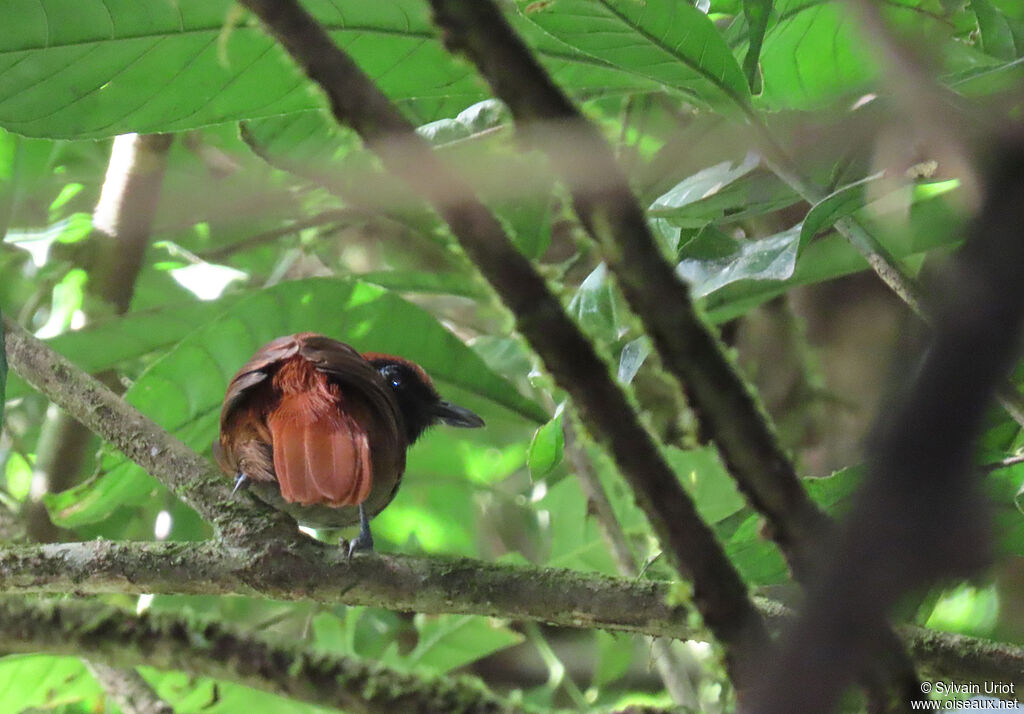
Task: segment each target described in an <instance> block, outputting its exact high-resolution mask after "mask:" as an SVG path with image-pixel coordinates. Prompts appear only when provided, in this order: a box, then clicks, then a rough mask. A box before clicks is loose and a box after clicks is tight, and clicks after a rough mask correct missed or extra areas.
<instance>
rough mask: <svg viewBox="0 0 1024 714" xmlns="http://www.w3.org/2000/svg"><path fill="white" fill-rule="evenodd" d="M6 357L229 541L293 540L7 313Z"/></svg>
mask: <svg viewBox="0 0 1024 714" xmlns="http://www.w3.org/2000/svg"><path fill="white" fill-rule="evenodd" d="M3 320H4V327H5V329H6V331H7V340H6V343H7V344H6V347H7V360H8V362H9V363H10V366H11V368H12V369H13V370H14V371H15V372H16V373H17V374H18V375H19V376H20V377H21V378H22V379H24V380H25V381H26V382H28V383H29V384H31V385H32V386H33V387H35V388H36V389H38V390H39V391H40V392H42V393H43V394H44V395H45V396H47V397H48V398H49V399H50V400H51V401H52V402H54V403H55V404H57V405H58V406H59V407H61V408H62V409H64V410H65V411H66V412H67V413H68V414H70V415H71V416H73V417H74V418H75V419H77V420H78V421H80V422H81V423H82V424H84V425H85V426H86V427H88V428H89V429H91V430H92V431H93V432H95V433H96V434H98V435H99V436H100V437H101V438H103V439H104V440H106V441H108V442H109V443H111V444H113V445H114V446H116V447H117V448H118V449H120V450H121V452H122V453H124V454H125V456H127V457H128V458H130V459H131V460H132V461H134V462H135V463H137V464H138V465H139V466H141V467H142V468H144V469H145V470H146V471H147V472H149V473H150V474H152V475H153V476H155V477H156V478H158V479H160V481H162V482H163V483H164V484H165V485H166V486H167V487H168V488H170V489H171V490H172V491H173V492H174V493H175V494H177V496H178V497H179V498H181V499H182V500H183V501H184V502H185V503H187V504H188V505H190V506H192V508H194V509H195V510H196V511H197V512H198V513H199V514H200V515H201V516H202V517H203V518H205V519H206V520H207V521H209V522H210V523H211V524H213V526H214V527H215V528H216V529H217V532H218V534H219V535H220V536H221V537H223V538H225V539H227V540H228V541H230V542H234V543H247V544H250V545H252V544H254V543H255V542H256V541H254V538H255V536H256V535H257V534H265V535H275V536H276V537H279V538H282V539H283V542H288V541H291V540H294V538H295V526H294V522H293V521H292V520H291V519H290V518H288V517H287V516H285V515H284V514H282V513H279V512H277V511H274V510H273V509H271V508H270V507H269V506H264V505H262V504H260V503H258V502H257V501H256V500H255V499H254V498H252V497H245V498H243V499H237V498H236V499H232V497H231V489H230V487H229V481H228V480H227V479H226V478H224V476H223V475H222V474H221V473H220V471H219V470H217V469H216V467H214V466H213V464H211V463H210V462H209V461H207V460H206V459H204V458H202V457H201V456H199V455H198V454H197V453H195V452H194V451H192V450H191V449H190V448H188V447H187V446H186V445H185V444H183V443H182V442H181V441H179V440H178V439H176V438H175V437H173V436H172V435H170V434H168V433H167V432H166V431H164V430H163V429H162V428H160V426H159V425H157V424H155V423H154V422H153V421H152V420H150V419H148V418H147V417H146V416H145V415H143V414H142V413H141V412H139V411H138V410H137V409H135V408H134V407H133V406H131V405H130V404H128V403H127V402H126V401H125V400H124V399H122V398H121V397H119V396H118V395H116V394H114V393H113V392H112V391H111V390H110V389H108V388H107V387H106V386H104V385H103V384H102V383H101V382H99V381H97V380H96V379H94V378H93V377H91V376H89V375H88V374H86V373H85V372H83V371H82V370H80V369H79V368H78V367H76V366H75V365H74V364H72V363H71V362H70V361H68V360H67V359H66V358H64V357H63V356H61V355H59V354H57V353H56V352H54V351H53V350H52V349H50V347H49V346H47V345H46V344H45V343H44V342H42V341H41V340H38V339H36V338H35V337H33V336H32V335H31V334H29V333H28V332H26V331H25V330H24V329H23V328H21V327H20V326H19V325H17V324H16V323H14V322H12V321H11V320H10V319H9V318H8V317H6V316H4V317H3Z"/></svg>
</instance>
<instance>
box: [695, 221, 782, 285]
mask: <svg viewBox="0 0 1024 714" xmlns="http://www.w3.org/2000/svg"><path fill="white" fill-rule="evenodd" d="M799 247H800V228H799V226H798V227H796V228H791V229H789V230H788V231H784V232H782V233H778V234H776V235H773V236H768V237H767V238H759V239H757V240H752V241H741V240H736V239H733V238H730V237H729V236H726V235H725V234H723V233H721V232H720V231H716V230H714V229H711V228H707V229H705V230H704V231H702V232H701V234H700V236H698V237H697V238H695V239H694V240H693V241H691V242H690V243H688V244H687V245H686V246H685V247H684V248H683V250H682V251H681V255H682V256H683V260H682V261H680V263H679V265H678V267H677V269H676V270H677V272H678V273H679V275H680V276H681V277H683V278H684V279H685V280H686V282H687V283H689V285H690V293H691V294H692V295H693V296H694V297H704V296H705V295H709V294H711V293H713V292H715V291H716V290H719V289H721V288H723V287H725V286H726V285H729V284H730V283H735V282H737V281H740V280H762V281H763V280H777V281H782V280H787V279H789V278H790V277H792V275H793V271H794V270H795V269H796V258H797V251H798V249H799ZM727 251H731V252H727ZM723 253H724V254H723ZM686 256H694V257H686Z"/></svg>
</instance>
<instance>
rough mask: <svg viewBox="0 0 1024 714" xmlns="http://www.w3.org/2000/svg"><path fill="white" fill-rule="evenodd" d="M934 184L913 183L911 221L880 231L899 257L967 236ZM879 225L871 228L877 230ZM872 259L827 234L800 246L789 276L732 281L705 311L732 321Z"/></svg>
mask: <svg viewBox="0 0 1024 714" xmlns="http://www.w3.org/2000/svg"><path fill="white" fill-rule="evenodd" d="M935 189H936V186H935V185H931V186H929V185H927V184H925V185H920V186H915V187H914V188H913V191H912V194H913V198H912V200H911V203H910V223H909V225H908V226H905V227H904V228H902V229H894V230H892V231H879V232H878V233H877V235H876V237H878V238H879V239H880V240H881V242H882V243H883V245H885V247H886V248H888V250H889V252H890V254H891V255H892V256H893V257H894V258H896V259H897V260H901V261H904V262H908V263H910V264H911V266H914V265H917V264H918V262H917V261H920V259H921V258H923V257H924V256H925V255H926V254H927V253H928V252H929V251H931V250H934V249H936V248H943V247H945V248H949V247H952V246H955V245H957V244H959V243H960V242H961V241H962V240H963V235H964V234H963V230H962V226H963V215H962V213H960V212H959V211H957V210H955V209H954V208H952V207H951V205H950V204H949V203H948V202H947V201H946V200H945V198H944V196H943V195H942V194H941V193H933V192H934V191H935ZM875 228H876V227H875V226H873V227H872V230H875ZM868 267H869V266H868V264H867V261H866V260H865V259H864V257H863V256H862V255H861V254H860V253H859V252H857V249H856V248H854V247H853V246H852V245H851V244H850V242H849V241H848V240H846V238H844V237H843V236H841V235H838V234H833V235H826V236H824V237H822V238H819V239H817V240H815V241H812V242H811V243H810V244H809V245H807V246H806V247H805V248H804V249H803V250H801V251H800V258H799V260H798V261H797V265H796V270H795V271H794V273H793V275H792V276H791V277H790V278H788V279H787V280H785V281H782V282H774V281H743V282H738V283H733V284H731V285H727V286H725V287H724V288H722V289H721V290H719V291H717V292H715V293H713V294H711V295H709V296H708V298H707V303H706V305H705V310H706V312H705V314H706V315H707V317H708V319H710V320H711V321H713V322H723V321H726V320H731V319H733V318H735V317H737V316H739V315H743V314H745V313H746V312H747V311H749V310H751V309H752V308H753V307H755V306H756V305H759V304H761V303H763V302H765V301H766V300H770V299H771V298H773V297H776V296H777V295H780V294H782V293H784V292H785V291H786V290H788V289H790V288H792V287H793V286H795V285H809V284H813V283H819V282H822V281H824V280H829V279H832V278H836V277H839V276H842V275H849V274H851V273H856V272H859V271H863V270H867V269H868Z"/></svg>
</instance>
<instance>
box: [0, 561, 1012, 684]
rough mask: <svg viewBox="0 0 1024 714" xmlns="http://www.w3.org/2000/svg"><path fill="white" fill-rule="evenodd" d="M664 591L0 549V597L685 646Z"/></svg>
mask: <svg viewBox="0 0 1024 714" xmlns="http://www.w3.org/2000/svg"><path fill="white" fill-rule="evenodd" d="M467 581H468V582H469V583H470V585H468V586H467V585H466V584H465V583H466V582H467ZM671 587H672V586H671V584H670V583H665V582H655V581H649V580H639V581H638V580H626V579H622V578H611V577H607V576H603V575H594V574H581V573H576V572H572V571H566V570H556V569H540V568H533V567H529V566H512V565H494V564H481V563H478V562H476V561H472V560H468V559H440V558H417V557H412V556H404V555H384V556H379V557H365V558H354V559H352V560H348V559H346V558H344V557H343V556H342V555H341V554H340V553H339V552H338V549H337V548H332V547H329V546H320V545H317V544H313V546H312V547H310V548H308V549H300V550H298V551H296V550H295V549H288V550H286V551H284V552H282V553H281V554H279V555H276V556H273V557H264V558H260V557H258V556H255V555H251V554H248V553H246V552H245V551H244V550H243V549H241V548H225V547H223V546H220V545H217V544H215V543H122V542H110V541H89V542H87V543H63V544H59V545H35V546H15V547H9V548H4V549H0V593H3V594H7V595H12V594H13V595H16V594H27V593H47V594H53V595H57V594H66V593H74V594H75V595H102V594H106V593H127V594H132V595H141V594H143V593H154V594H166V595H229V594H230V595H247V596H262V597H271V598H274V599H278V600H312V601H316V602H323V603H330V604H337V603H340V604H345V605H368V606H372V607H383V608H389V609H393V610H408V611H416V612H423V613H427V614H443V613H453V614H463V615H484V616H490V617H499V618H502V619H519V620H534V621H537V622H548V623H551V624H555V625H561V626H566V627H596V628H601V629H606V630H615V631H623V632H633V633H636V634H643V635H649V636H651V637H657V638H675V639H688V638H690V637H692V636H693V634H694V633H693V632H692V630H691V629H690V627H689V625H688V624H687V623H688V614H689V610H688V609H687V608H686V607H684V606H682V605H673V606H670V605H668V604H667V601H668V598H669V596H670V594H671ZM0 601H2V600H0ZM756 604H757V607H758V609H759V610H760V611H761V613H762V614H763V615H764V617H765V619H766V621H767V622H768V623H769V624H770V625H771V628H772V630H778V629H780V628H781V627H782V626H783V624H784V623H785V622H786V621H788V620H791V619H792V617H793V614H792V612H791V611H790V610H789V609H787V608H784V607H782V606H780V605H779V604H778V603H776V602H774V601H771V600H767V599H765V598H757V599H756ZM899 633H900V635H901V636H902V638H903V639H904V641H905V642H906V644H907V647H908V649H909V650H910V651H911V652H912V653H913V655H914V657H915V658H916V659H917V660H918V661H919V662H920V663H921V666H922V668H923V669H924V670H925V671H927V672H929V673H930V674H932V675H933V676H936V677H938V676H943V677H950V678H953V679H956V680H957V681H975V682H986V681H998V682H1013V683H1015V684H1017V686H1018V687H1020V688H1021V690H1024V648H1021V647H1018V646H1013V645H1007V644H1004V643H996V642H989V641H986V640H982V639H978V638H974V637H966V636H963V635H954V634H949V633H945V632H935V631H933V630H927V629H925V628H922V627H902V628H900V629H899Z"/></svg>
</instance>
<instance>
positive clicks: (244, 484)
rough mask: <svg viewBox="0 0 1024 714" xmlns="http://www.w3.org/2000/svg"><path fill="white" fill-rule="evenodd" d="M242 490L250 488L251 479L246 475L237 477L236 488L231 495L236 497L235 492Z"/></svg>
mask: <svg viewBox="0 0 1024 714" xmlns="http://www.w3.org/2000/svg"><path fill="white" fill-rule="evenodd" d="M240 488H249V477H248V476H246V475H245V474H238V476H236V477H235V487H234V488H233V489H231V495H232V496H234V495H235V492H236V491H237V490H238V489H240Z"/></svg>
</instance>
